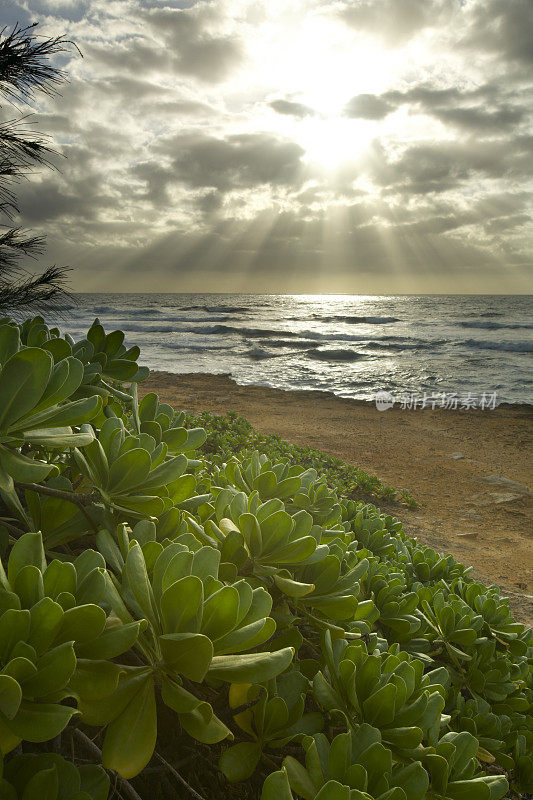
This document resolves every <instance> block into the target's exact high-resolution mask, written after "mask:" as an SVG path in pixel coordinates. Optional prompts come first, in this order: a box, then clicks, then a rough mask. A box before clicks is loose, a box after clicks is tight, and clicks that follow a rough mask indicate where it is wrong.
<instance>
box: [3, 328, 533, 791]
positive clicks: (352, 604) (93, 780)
mask: <svg viewBox="0 0 533 800" xmlns="http://www.w3.org/2000/svg"><path fill="white" fill-rule="evenodd" d="M138 357H139V350H138V348H136V347H135V346H134V347H130V348H128V347H127V346H126V345H125V344H124V334H123V333H122V332H120V331H113V332H111V333H106V332H105V331H104V330H103V328H102V326H101V325H100V324H99V322H98V321H97V320H96V321H95V323H94V324H93V326H92V327H91V329H90V330H89V332H88V333H87V337H86V338H85V339H84V340H82V341H78V342H75V341H74V340H73V339H71V338H70V337H69V336H68V335H62V334H61V332H60V331H59V330H58V329H57V328H54V327H52V328H49V327H48V326H47V325H46V324H45V322H44V320H43V319H41V318H39V317H37V318H33V319H29V320H27V321H26V322H24V323H23V324H17V323H15V322H13V321H12V320H9V319H4V320H2V321H0V364H1V371H0V557H1V562H0V563H1V567H0V751H1V754H2V757H3V765H2V766H1V767H0V796H1V797H6V798H7V799H8V800H12V798H22V799H23V800H33V798H36V799H37V798H39V800H42V798H47V799H48V798H51V799H52V800H56V799H57V800H62V799H63V798H65V799H66V798H70V799H71V800H87V798H89V799H90V798H92V800H105V798H107V797H123V798H128V797H129V798H137V800H138V798H139V797H140V798H143V800H147V798H152V797H155V796H160V797H161V798H166V797H169V798H170V797H189V796H192V797H196V798H198V797H200V798H205V800H209V799H210V798H213V799H214V798H225V797H227V798H234V797H235V798H243V799H246V798H249V799H251V798H254V799H255V798H261V800H291V798H294V800H296V799H297V798H303V800H315V798H316V800H369V799H370V800H372V798H375V799H376V800H378V799H379V800H423V798H428V799H431V800H437V798H440V799H441V800H444V799H445V798H448V800H463V798H464V799H465V800H466V799H467V798H468V800H470V799H471V800H498V799H499V798H502V797H518V796H520V795H521V796H523V797H525V796H527V793H528V792H529V793H531V792H533V721H532V720H533V715H532V714H531V711H532V709H533V634H532V632H531V631H528V630H525V629H524V626H523V625H521V624H519V623H518V622H516V621H515V620H514V619H513V617H512V614H511V612H510V610H509V605H508V602H507V600H506V599H505V598H503V597H501V596H500V594H499V591H498V589H497V588H496V587H494V586H492V587H485V586H483V585H482V584H481V583H479V582H477V581H475V580H473V579H472V578H471V577H470V574H469V573H470V570H469V569H468V568H467V567H466V566H465V565H463V564H461V563H459V562H457V561H456V560H455V559H454V558H453V557H452V556H450V555H446V556H441V555H439V554H438V553H436V552H435V551H433V550H431V549H430V548H428V547H425V546H423V545H420V544H419V543H418V542H417V541H416V540H415V539H412V538H409V537H407V536H406V535H405V534H404V533H403V531H402V528H401V524H400V523H399V522H398V520H396V519H395V518H394V517H392V516H391V515H389V514H382V513H381V512H380V510H379V509H378V508H377V507H376V506H375V505H373V504H372V503H367V502H364V499H361V497H360V496H359V497H358V496H357V493H356V491H355V490H353V489H351V490H350V493H349V494H348V493H347V491H346V482H344V483H343V480H344V479H343V480H340V478H339V485H338V486H337V485H336V474H337V473H336V472H335V469H337V467H338V469H339V470H341V467H340V466H339V465H335V464H330V465H326V466H325V469H322V466H323V465H322V461H321V460H320V459H319V458H318V457H316V456H315V455H313V454H311V455H310V454H307V455H308V456H309V458H307V457H306V455H305V453H304V452H302V453H301V455H302V458H301V461H300V462H298V458H297V453H298V451H297V450H292V449H291V451H290V452H287V450H286V445H285V443H283V442H281V443H280V440H277V439H276V440H275V441H274V443H272V441H270V444H269V445H268V446H266V447H265V448H264V449H265V450H266V452H261V448H260V445H261V442H260V441H258V440H257V439H256V438H254V437H253V436H251V441H247V446H246V448H244V447H243V446H242V435H241V433H239V430H236V428H237V429H239V428H240V427H242V422H241V421H239V420H229V422H228V421H222V423H219V422H218V421H217V420H213V418H207V417H204V419H205V421H206V423H207V428H208V431H209V439H208V446H207V448H205V445H204V443H205V441H206V432H205V430H204V429H203V428H202V427H201V426H200V425H198V424H197V423H198V420H197V419H195V420H191V419H190V418H189V417H186V416H185V414H184V413H182V412H179V411H175V410H174V409H173V408H171V407H170V406H169V405H168V404H165V403H161V402H160V401H159V399H158V397H157V396H156V395H155V394H153V393H149V394H147V395H145V396H144V397H143V399H142V400H140V401H139V397H138V394H137V384H138V382H139V381H142V380H144V378H145V377H146V376H147V374H148V370H147V369H146V368H145V367H140V366H139V365H138V363H137V359H138ZM234 423H235V424H234ZM219 424H220V425H221V431H220V437H221V438H218V439H217V438H216V436H215V429H216V426H217V425H219ZM217 435H218V434H217ZM233 436H235V438H233V439H232V437H233ZM246 436H247V437H248V439H249V438H250V431H248V432H247V433H246ZM287 447H288V446H287ZM309 459H310V460H309ZM341 472H342V470H341ZM338 475H339V476H340V473H338ZM340 477H342V476H340ZM346 480H347V481H348V480H351V478H348V477H347V478H346Z"/></svg>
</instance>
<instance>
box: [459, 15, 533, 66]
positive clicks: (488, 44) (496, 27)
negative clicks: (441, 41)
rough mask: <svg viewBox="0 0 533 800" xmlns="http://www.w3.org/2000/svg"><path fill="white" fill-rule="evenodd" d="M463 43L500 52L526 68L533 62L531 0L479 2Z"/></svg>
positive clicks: (478, 48) (483, 49) (472, 47)
mask: <svg viewBox="0 0 533 800" xmlns="http://www.w3.org/2000/svg"><path fill="white" fill-rule="evenodd" d="M462 44H463V45H466V46H467V47H469V48H471V49H472V50H474V51H478V52H479V51H488V52H490V53H495V54H498V55H499V56H501V57H503V58H504V59H506V60H508V61H510V62H514V63H516V64H523V65H524V66H525V67H526V69H527V68H528V66H529V67H530V66H531V65H532V64H533V3H532V2H531V0H484V2H482V3H480V2H478V3H476V4H475V6H474V14H473V20H472V24H471V27H470V29H469V31H468V32H467V35H466V36H465V38H464V40H463V42H462Z"/></svg>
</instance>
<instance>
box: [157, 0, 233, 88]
mask: <svg viewBox="0 0 533 800" xmlns="http://www.w3.org/2000/svg"><path fill="white" fill-rule="evenodd" d="M145 19H146V20H147V22H148V24H149V25H150V27H151V29H152V31H154V32H158V33H160V34H161V35H162V36H163V39H164V42H165V46H166V48H168V49H169V50H170V51H171V52H173V53H174V55H175V58H176V66H177V68H178V70H179V71H180V72H182V73H184V74H186V75H192V76H194V77H196V78H198V79H200V80H202V81H206V82H212V83H219V82H220V81H223V80H225V79H226V78H227V77H228V76H229V75H230V74H231V72H232V71H233V70H234V68H235V67H237V66H238V65H239V64H240V63H241V62H242V60H243V58H244V47H243V44H242V42H241V40H240V38H239V37H237V36H233V35H231V34H220V33H213V32H212V31H210V30H209V28H210V27H212V26H215V30H216V27H217V26H218V25H219V24H220V23H221V22H223V21H224V20H223V17H221V16H220V15H219V14H218V13H217V12H216V9H215V8H214V6H213V5H211V4H205V6H204V5H203V4H196V5H195V6H193V7H192V8H191V9H180V8H168V7H167V8H161V9H151V10H150V11H148V12H147V13H146V15H145Z"/></svg>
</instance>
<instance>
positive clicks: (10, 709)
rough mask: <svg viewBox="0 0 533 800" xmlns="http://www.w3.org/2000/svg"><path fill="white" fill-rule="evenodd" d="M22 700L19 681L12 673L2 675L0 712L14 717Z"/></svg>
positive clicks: (0, 680) (11, 717) (9, 717)
mask: <svg viewBox="0 0 533 800" xmlns="http://www.w3.org/2000/svg"><path fill="white" fill-rule="evenodd" d="M21 700H22V690H21V688H20V685H19V682H18V681H17V680H15V678H13V677H11V676H10V675H0V712H1V713H2V714H4V715H5V716H6V717H7V718H8V719H13V717H14V716H15V714H16V713H17V711H18V710H19V706H20V703H21Z"/></svg>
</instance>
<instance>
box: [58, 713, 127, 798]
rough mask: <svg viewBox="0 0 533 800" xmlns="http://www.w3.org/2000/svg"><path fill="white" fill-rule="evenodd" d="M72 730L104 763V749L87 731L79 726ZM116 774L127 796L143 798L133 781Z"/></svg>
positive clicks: (121, 788)
mask: <svg viewBox="0 0 533 800" xmlns="http://www.w3.org/2000/svg"><path fill="white" fill-rule="evenodd" d="M70 731H71V734H72V737H73V738H74V739H77V740H78V742H80V743H81V744H83V745H84V747H86V748H87V750H89V752H90V753H91V755H93V756H94V757H95V758H96V759H98V761H99V762H100V764H101V763H102V751H101V750H100V748H99V747H98V746H97V745H95V743H94V742H93V740H92V739H89V737H88V736H87V735H86V734H85V733H83V731H80V729H79V728H70ZM114 774H115V775H116V777H117V782H118V784H119V785H120V792H121V794H124V795H125V796H126V797H129V798H130V800H142V797H141V796H140V794H137V792H136V791H135V789H134V788H133V786H132V785H131V783H130V782H129V781H127V780H126V779H125V778H121V777H120V775H119V774H118V773H114Z"/></svg>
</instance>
